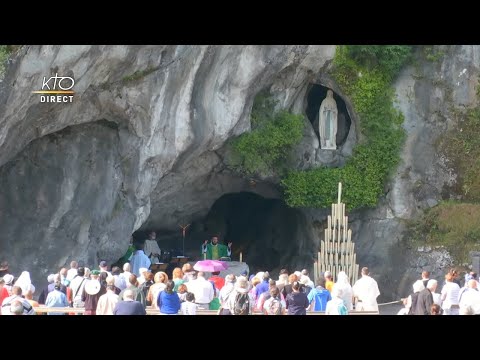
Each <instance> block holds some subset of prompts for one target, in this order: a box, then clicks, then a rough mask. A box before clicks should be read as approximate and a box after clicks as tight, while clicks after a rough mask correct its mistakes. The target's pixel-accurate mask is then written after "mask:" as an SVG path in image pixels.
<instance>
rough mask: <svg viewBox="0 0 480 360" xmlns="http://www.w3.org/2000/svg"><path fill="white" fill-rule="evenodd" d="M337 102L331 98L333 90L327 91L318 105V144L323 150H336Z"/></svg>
mask: <svg viewBox="0 0 480 360" xmlns="http://www.w3.org/2000/svg"><path fill="white" fill-rule="evenodd" d="M337 115H338V109H337V103H336V102H335V99H334V98H333V91H332V90H328V91H327V97H326V98H325V99H324V100H323V101H322V104H321V105H320V113H319V121H318V126H319V133H320V145H321V147H322V149H324V150H336V149H337V142H336V138H337Z"/></svg>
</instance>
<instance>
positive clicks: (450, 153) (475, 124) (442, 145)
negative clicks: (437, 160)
mask: <svg viewBox="0 0 480 360" xmlns="http://www.w3.org/2000/svg"><path fill="white" fill-rule="evenodd" d="M454 116H455V117H456V119H455V123H456V125H455V128H454V129H452V130H450V131H448V132H447V133H446V134H445V135H444V136H443V137H441V138H440V140H439V142H438V144H437V149H438V151H439V152H440V153H442V154H443V155H445V156H446V158H447V159H448V161H449V165H450V166H452V167H453V168H454V170H455V173H456V174H457V186H458V192H459V194H460V195H462V196H463V197H464V199H465V200H467V201H474V202H480V106H477V107H475V108H470V109H467V110H465V111H459V110H457V111H455V112H454Z"/></svg>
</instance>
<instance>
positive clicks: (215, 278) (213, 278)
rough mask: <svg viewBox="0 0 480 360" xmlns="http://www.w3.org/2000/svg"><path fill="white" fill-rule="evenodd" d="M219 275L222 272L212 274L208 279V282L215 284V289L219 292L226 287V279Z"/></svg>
mask: <svg viewBox="0 0 480 360" xmlns="http://www.w3.org/2000/svg"><path fill="white" fill-rule="evenodd" d="M218 275H220V271H215V272H212V276H211V277H210V278H209V279H208V281H211V282H213V284H214V285H215V288H217V289H218V290H222V288H223V286H224V285H225V279H224V278H222V277H220V276H218Z"/></svg>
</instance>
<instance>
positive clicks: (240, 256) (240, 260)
mask: <svg viewBox="0 0 480 360" xmlns="http://www.w3.org/2000/svg"><path fill="white" fill-rule="evenodd" d="M240 262H242V253H240Z"/></svg>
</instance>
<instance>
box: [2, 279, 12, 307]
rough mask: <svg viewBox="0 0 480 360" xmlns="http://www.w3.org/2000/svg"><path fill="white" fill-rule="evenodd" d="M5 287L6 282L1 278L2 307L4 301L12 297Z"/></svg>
mask: <svg viewBox="0 0 480 360" xmlns="http://www.w3.org/2000/svg"><path fill="white" fill-rule="evenodd" d="M3 285H5V280H3V277H2V278H0V305H2V302H3V299H5V298H7V297H9V296H10V295H9V294H8V290H7V289H6V288H5V287H4V286H3Z"/></svg>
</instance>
